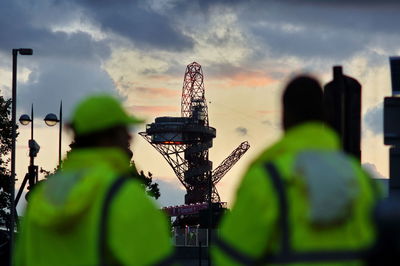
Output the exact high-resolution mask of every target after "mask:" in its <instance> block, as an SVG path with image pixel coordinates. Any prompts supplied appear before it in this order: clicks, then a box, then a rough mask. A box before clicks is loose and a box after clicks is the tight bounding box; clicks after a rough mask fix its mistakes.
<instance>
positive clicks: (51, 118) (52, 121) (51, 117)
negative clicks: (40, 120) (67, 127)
mask: <svg viewBox="0 0 400 266" xmlns="http://www.w3.org/2000/svg"><path fill="white" fill-rule="evenodd" d="M44 122H46V125H48V126H50V127H52V126H55V125H56V124H57V123H58V122H60V120H58V118H57V116H56V115H55V114H53V113H50V114H47V115H46V117H45V118H44Z"/></svg>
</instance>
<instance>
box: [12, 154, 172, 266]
mask: <svg viewBox="0 0 400 266" xmlns="http://www.w3.org/2000/svg"><path fill="white" fill-rule="evenodd" d="M128 167H129V160H128V158H127V156H126V155H125V154H123V153H122V152H121V151H120V150H118V149H115V148H91V149H80V150H76V151H72V152H71V154H70V155H69V158H68V159H67V160H66V162H65V163H64V165H63V169H62V171H61V172H59V173H56V174H55V175H53V176H50V177H49V178H48V180H47V181H46V182H43V184H40V185H38V186H37V187H35V190H34V191H33V192H32V195H31V197H30V198H29V203H28V206H27V209H26V212H25V215H24V218H23V221H22V229H21V232H20V234H19V237H18V239H17V247H16V253H15V265H17V266H19V265H21V266H22V265H24V266H29V265H51V266H55V265H57V266H60V265H158V264H159V263H162V262H165V260H166V259H168V258H169V256H170V255H171V254H172V252H173V247H172V244H171V241H170V236H169V225H168V222H167V219H166V217H165V216H164V215H163V213H162V212H161V211H160V210H159V209H158V208H157V207H156V205H155V204H154V203H153V202H152V200H151V199H150V198H149V197H148V196H147V195H146V194H145V192H144V191H143V188H142V187H141V185H140V184H139V182H138V181H136V180H133V179H132V178H127V177H126V176H124V175H126V174H127V173H128V171H129V168H128ZM106 198H108V199H106ZM107 202H108V203H107Z"/></svg>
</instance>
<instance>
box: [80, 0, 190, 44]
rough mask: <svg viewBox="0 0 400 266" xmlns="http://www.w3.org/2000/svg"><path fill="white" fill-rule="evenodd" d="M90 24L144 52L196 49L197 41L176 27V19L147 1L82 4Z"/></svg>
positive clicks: (88, 0) (86, 2) (88, 2)
mask: <svg viewBox="0 0 400 266" xmlns="http://www.w3.org/2000/svg"><path fill="white" fill-rule="evenodd" d="M75 3H76V5H78V6H79V7H81V8H83V13H84V14H85V15H86V16H87V19H88V20H91V21H92V22H93V23H95V24H98V25H99V26H100V27H101V29H102V30H104V31H105V32H110V33H114V34H118V35H120V36H122V37H125V38H128V39H129V40H130V41H132V42H133V43H135V44H136V45H138V46H140V47H141V48H147V47H148V46H150V47H152V48H157V49H160V50H173V51H181V50H183V49H190V48H192V47H193V40H192V39H191V38H190V37H188V36H185V35H184V34H182V32H180V31H179V30H178V29H177V28H175V27H174V23H173V19H172V18H173V16H170V17H167V16H164V15H162V14H159V13H157V12H155V11H154V10H152V9H151V8H150V6H148V5H146V2H145V1H142V2H141V1H127V0H117V1H105V0H101V1H91V0H85V1H78V0H75Z"/></svg>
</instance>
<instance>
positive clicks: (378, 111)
mask: <svg viewBox="0 0 400 266" xmlns="http://www.w3.org/2000/svg"><path fill="white" fill-rule="evenodd" d="M364 123H365V126H366V128H367V129H368V130H369V131H370V132H372V133H373V134H374V135H378V134H382V133H383V104H382V103H380V104H378V105H376V106H374V107H372V108H369V109H368V110H367V112H366V114H365V116H364Z"/></svg>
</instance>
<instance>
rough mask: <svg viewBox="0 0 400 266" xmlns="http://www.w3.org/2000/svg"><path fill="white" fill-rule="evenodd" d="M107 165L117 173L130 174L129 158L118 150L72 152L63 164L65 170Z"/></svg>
mask: <svg viewBox="0 0 400 266" xmlns="http://www.w3.org/2000/svg"><path fill="white" fill-rule="evenodd" d="M99 163H101V164H107V165H108V166H109V167H111V168H112V169H114V170H115V171H116V172H119V173H125V172H129V158H128V156H127V155H126V154H124V153H123V152H122V151H121V150H120V149H117V148H104V147H101V148H84V149H76V150H73V151H71V153H70V154H69V155H68V159H67V160H66V161H65V163H64V164H63V170H68V169H77V168H87V167H90V166H92V165H97V164H99Z"/></svg>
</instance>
